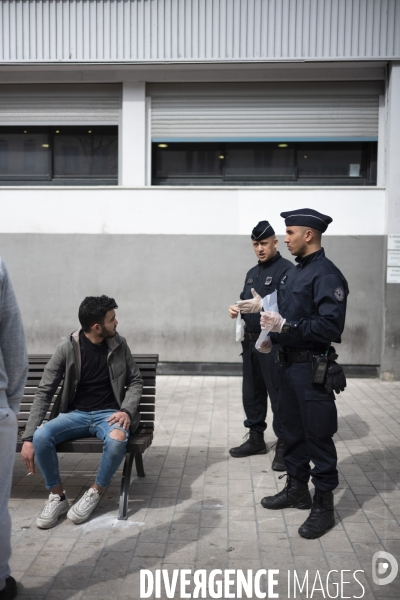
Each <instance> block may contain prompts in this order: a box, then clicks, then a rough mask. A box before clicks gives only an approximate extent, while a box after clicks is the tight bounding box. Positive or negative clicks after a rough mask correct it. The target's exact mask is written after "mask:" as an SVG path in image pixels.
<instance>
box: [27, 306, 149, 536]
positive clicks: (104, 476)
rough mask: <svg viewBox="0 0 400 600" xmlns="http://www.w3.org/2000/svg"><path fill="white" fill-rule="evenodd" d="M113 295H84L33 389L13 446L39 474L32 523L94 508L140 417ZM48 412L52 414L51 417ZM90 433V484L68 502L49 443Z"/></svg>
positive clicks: (135, 373) (74, 517)
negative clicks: (96, 459) (95, 450)
mask: <svg viewBox="0 0 400 600" xmlns="http://www.w3.org/2000/svg"><path fill="white" fill-rule="evenodd" d="M115 308H118V306H117V304H116V302H115V300H114V299H113V298H108V297H107V296H99V297H94V296H89V297H87V298H85V299H84V301H83V302H82V304H81V305H80V307H79V321H80V324H81V326H82V328H81V329H79V330H78V331H75V332H74V333H72V334H71V336H70V338H69V339H68V341H66V342H63V343H62V344H60V345H59V346H58V348H57V350H56V351H55V353H54V354H53V356H52V357H51V359H50V361H49V363H48V364H47V366H46V368H45V370H44V373H43V377H42V380H41V382H40V384H39V387H38V389H37V392H36V395H35V398H34V401H33V405H32V409H31V412H30V415H29V420H28V423H27V425H26V429H25V433H24V435H23V437H22V440H23V442H24V444H23V446H22V450H21V455H22V460H23V461H24V463H25V465H26V467H27V469H28V471H29V472H30V473H33V472H34V470H35V463H34V457H35V454H36V459H37V462H38V464H39V467H40V470H41V471H42V473H43V476H44V479H45V482H46V488H47V489H48V490H50V495H49V499H48V500H47V501H46V504H45V506H44V508H43V511H42V513H41V514H40V516H39V517H38V518H37V520H36V524H37V526H38V527H40V528H42V529H48V528H50V527H53V526H54V525H55V524H56V523H57V521H58V518H59V517H60V516H61V515H64V514H65V513H67V517H68V519H70V520H71V521H72V522H73V523H83V521H85V520H86V519H87V518H88V517H89V515H90V514H91V513H92V512H93V510H94V509H95V508H96V506H97V504H98V503H99V501H100V494H101V493H102V491H103V490H104V488H105V487H106V486H107V485H108V484H109V483H110V481H111V478H112V477H113V475H114V473H115V471H116V470H117V469H118V467H119V465H120V464H121V462H122V459H123V457H124V455H125V448H126V444H127V442H128V437H129V431H135V429H136V427H137V426H138V424H139V421H140V414H139V413H138V412H137V408H138V405H139V401H140V398H141V395H142V388H143V385H142V378H141V375H140V372H139V369H138V367H137V365H136V363H135V361H134V360H133V357H132V354H131V351H130V350H129V348H128V345H127V343H126V340H125V339H124V338H123V337H120V336H119V335H118V334H117V332H116V328H117V325H118V321H117V319H116V316H115V310H114V309H115ZM63 378H64V382H63V385H62V389H61V391H60V393H59V394H58V396H57V399H56V401H55V404H54V407H53V410H52V414H51V420H50V421H48V422H47V423H45V424H44V425H42V421H43V419H44V417H45V416H46V413H47V411H48V409H49V405H50V402H51V401H52V399H53V397H54V394H55V392H56V390H57V388H58V386H59V384H60V382H61V380H62V379H63ZM55 415H58V416H56V417H55V418H53V417H54V416H55ZM89 436H96V437H98V438H99V439H100V440H102V441H103V442H104V446H103V454H102V456H101V460H100V466H99V470H98V473H97V476H96V480H95V482H94V483H93V485H92V487H91V488H89V490H87V491H86V492H85V493H84V495H83V496H82V498H81V499H80V500H79V501H78V502H76V503H75V504H74V505H73V506H72V507H71V508H69V504H68V500H67V497H66V494H65V492H64V491H63V487H62V483H61V478H60V472H59V468H58V458H57V452H56V445H57V444H60V443H61V442H66V441H67V440H73V439H78V438H84V437H89Z"/></svg>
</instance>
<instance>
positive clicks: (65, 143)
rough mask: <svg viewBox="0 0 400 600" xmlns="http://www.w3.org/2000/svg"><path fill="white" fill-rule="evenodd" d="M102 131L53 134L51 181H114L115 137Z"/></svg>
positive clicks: (66, 130) (115, 162)
mask: <svg viewBox="0 0 400 600" xmlns="http://www.w3.org/2000/svg"><path fill="white" fill-rule="evenodd" d="M105 129H106V128H104V129H103V130H100V129H98V130H97V131H96V128H93V129H87V128H85V129H84V130H83V128H79V129H77V130H75V131H74V130H71V129H70V128H62V127H60V129H59V130H58V131H59V133H56V132H54V135H53V144H54V177H76V178H80V177H83V178H85V177H96V178H99V177H117V175H118V135H117V134H116V133H112V132H107V131H106V130H105ZM109 129H116V128H114V127H113V128H109ZM56 131H57V130H56Z"/></svg>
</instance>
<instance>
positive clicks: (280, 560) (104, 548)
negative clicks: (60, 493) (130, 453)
mask: <svg viewBox="0 0 400 600" xmlns="http://www.w3.org/2000/svg"><path fill="white" fill-rule="evenodd" d="M157 384H158V387H157V401H156V402H157V404H156V414H157V428H156V433H155V439H154V443H153V446H152V447H151V448H150V449H149V450H148V451H147V454H146V456H145V470H146V478H145V479H143V480H137V479H136V480H135V481H134V483H133V485H132V488H131V501H130V505H129V512H128V515H129V518H128V521H117V520H116V514H117V508H118V495H119V485H118V483H119V477H118V476H117V477H116V478H115V479H114V480H113V483H112V484H111V485H110V486H109V487H108V489H107V490H106V492H105V494H104V496H103V499H102V501H101V503H100V505H99V507H98V509H97V510H96V512H95V513H94V515H93V518H92V519H91V520H90V521H89V522H88V523H86V524H83V525H79V526H76V525H73V524H72V523H71V522H69V521H68V520H67V519H62V520H60V522H59V524H58V526H56V527H55V528H53V529H51V530H48V531H41V530H39V529H37V528H36V526H35V518H36V516H37V514H38V513H39V511H40V510H41V508H42V506H43V503H44V501H45V499H46V498H47V493H46V491H45V490H44V486H43V479H42V477H41V475H40V474H35V475H33V476H27V475H26V469H25V467H24V466H23V464H22V462H21V460H20V458H19V456H17V459H16V463H15V469H14V486H13V490H12V498H11V501H10V508H11V512H12V517H13V556H12V562H11V565H12V569H13V575H14V576H15V578H16V579H17V580H18V581H19V582H20V595H21V598H22V597H23V598H24V599H25V600H27V599H28V598H32V599H36V600H39V599H44V598H45V599H46V600H67V599H68V600H73V599H74V600H78V599H82V600H92V599H93V600H94V599H95V598H96V599H97V600H101V599H103V598H115V599H117V598H118V599H124V600H125V599H126V600H128V599H135V600H136V599H138V598H139V597H140V596H139V571H140V569H151V570H153V571H154V570H155V569H160V568H164V569H168V572H169V574H170V575H172V571H173V569H183V568H187V569H191V570H192V571H193V570H195V569H206V570H207V572H208V574H209V573H210V571H211V570H212V569H228V568H230V569H242V570H244V571H246V570H247V569H252V570H253V572H254V571H257V570H258V569H279V570H280V574H279V576H278V581H279V584H278V586H277V587H276V588H275V589H274V591H275V592H276V591H279V597H280V598H288V597H289V596H288V584H287V571H290V572H291V578H292V579H293V572H294V571H295V570H296V572H297V576H298V578H299V580H300V581H302V580H303V579H304V577H305V572H306V571H307V570H308V574H309V593H308V595H307V594H306V593H305V589H306V588H303V594H301V593H299V591H297V595H296V596H294V594H293V582H292V588H291V589H292V593H291V596H290V597H291V598H293V597H297V598H307V597H312V598H324V597H327V598H328V597H329V595H328V593H327V590H326V575H327V573H328V572H329V571H330V570H337V571H338V572H339V573H332V574H331V577H330V581H331V582H332V583H331V585H330V587H329V593H330V595H331V597H339V598H342V597H350V598H351V597H363V598H366V599H367V600H370V599H371V600H372V599H380V600H383V599H386V598H387V599H389V598H390V599H392V600H393V599H394V598H400V576H398V577H397V578H396V579H395V581H394V582H393V583H390V584H389V585H380V586H379V585H376V584H374V583H373V582H372V577H371V572H372V569H371V561H372V556H373V555H374V553H375V552H376V551H378V550H384V551H386V552H390V553H391V554H393V555H394V556H395V557H396V558H397V559H398V560H399V561H400V528H399V520H400V490H399V483H400V442H399V440H400V423H399V421H400V383H399V382H396V383H383V382H381V381H379V380H363V379H350V380H349V381H348V388H347V391H346V392H345V393H344V394H340V396H338V399H337V405H338V409H339V415H340V418H339V433H338V435H337V436H336V442H337V450H338V454H339V469H340V486H339V488H338V489H337V490H336V512H337V525H336V527H335V528H334V529H333V530H332V531H331V532H329V533H328V534H326V535H325V536H324V537H323V538H321V539H319V540H304V539H302V538H300V537H299V535H298V533H297V528H298V526H299V525H300V524H301V523H302V522H303V521H304V520H305V518H306V516H307V512H303V511H299V510H294V509H293V510H292V509H288V510H285V511H277V512H272V511H267V510H265V509H263V508H262V506H261V505H260V500H261V498H262V497H263V496H265V495H266V494H273V493H276V491H277V490H279V489H281V487H283V481H284V480H281V481H279V480H278V476H279V473H274V472H273V471H272V470H271V456H270V454H267V455H264V456H257V457H251V458H249V459H233V458H231V457H230V456H229V454H228V449H229V448H230V447H231V446H233V445H237V444H238V443H240V442H241V438H242V436H243V434H244V430H243V427H242V408H241V389H240V387H241V379H240V378H237V377H158V378H157ZM267 438H268V439H269V440H270V441H271V442H273V441H274V439H273V433H272V429H271V428H270V427H269V428H268V433H267ZM59 458H60V465H61V472H62V475H63V478H64V481H65V490H66V492H67V494H68V498H69V500H70V501H71V500H74V499H75V498H78V496H79V495H80V494H81V493H82V492H83V490H84V489H86V487H87V486H88V484H90V483H91V482H92V480H93V473H94V472H95V471H96V468H97V465H98V457H96V456H94V455H90V456H89V457H86V456H84V455H72V454H65V455H60V457H59ZM345 569H347V570H348V571H347V572H346V573H345V574H344V576H343V579H344V580H345V581H350V582H351V583H348V584H347V583H345V584H343V591H342V592H341V591H340V586H339V595H337V594H338V592H337V591H336V588H335V586H334V582H340V571H341V570H345ZM357 569H361V570H364V571H365V573H358V574H357V575H356V577H357V578H358V579H359V581H360V582H361V584H362V585H363V586H364V588H365V594H364V595H362V587H361V585H360V584H358V583H357V582H356V581H355V579H354V577H353V572H354V571H355V570H357ZM317 572H318V573H319V575H320V576H321V581H322V583H323V586H324V588H323V589H324V592H322V591H321V589H320V588H321V584H320V583H318V580H317V584H316V589H314V593H313V595H311V591H312V587H313V584H314V581H315V578H316V577H317ZM381 577H382V576H381ZM163 589H164V588H162V590H163ZM234 589H235V588H232V590H234ZM297 589H298V588H297ZM317 590H319V591H317ZM161 597H162V598H166V597H167V596H166V595H165V593H164V592H163V593H162V595H161ZM174 597H175V598H177V599H178V598H180V597H181V596H180V593H179V588H178V591H177V592H176V594H175V596H174ZM210 597H211V596H210ZM222 597H223V598H225V597H226V596H225V595H223V596H222ZM253 597H254V598H255V597H256V596H255V595H254V596H253Z"/></svg>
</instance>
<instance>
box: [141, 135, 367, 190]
mask: <svg viewBox="0 0 400 600" xmlns="http://www.w3.org/2000/svg"><path fill="white" fill-rule="evenodd" d="M376 155H377V143H376V142H265V143H264V142H254V143H250V142H244V143H239V142H238V143H230V142H226V143H222V142H219V143H201V142H199V143H196V144H194V143H192V142H191V143H187V144H186V143H179V144H178V143H174V142H165V143H161V142H159V143H154V144H153V169H152V172H153V184H154V185H157V184H158V185H160V184H167V185H174V184H176V185H178V184H181V183H184V184H186V185H197V184H199V185H202V184H203V185H207V184H210V185H215V184H217V185H232V184H233V183H235V185H263V184H271V185H274V184H277V185H280V184H282V185H291V184H292V185H376Z"/></svg>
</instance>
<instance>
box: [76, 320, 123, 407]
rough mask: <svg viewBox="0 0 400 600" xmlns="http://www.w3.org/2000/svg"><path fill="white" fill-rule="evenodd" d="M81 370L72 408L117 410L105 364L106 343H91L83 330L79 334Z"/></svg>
mask: <svg viewBox="0 0 400 600" xmlns="http://www.w3.org/2000/svg"><path fill="white" fill-rule="evenodd" d="M79 346H80V349H81V359H82V371H81V378H80V381H79V383H78V386H77V388H76V394H75V398H74V401H73V404H72V410H83V411H85V412H90V411H92V410H106V409H111V410H114V409H115V410H119V405H118V402H117V401H116V399H115V396H114V392H113V390H112V387H111V381H110V375H109V371H108V365H107V355H108V344H107V341H106V340H103V341H102V342H101V344H92V342H91V341H90V340H89V339H88V338H87V337H86V335H85V334H84V333H83V331H81V332H80V334H79Z"/></svg>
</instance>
